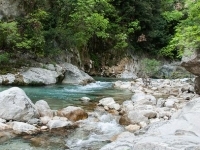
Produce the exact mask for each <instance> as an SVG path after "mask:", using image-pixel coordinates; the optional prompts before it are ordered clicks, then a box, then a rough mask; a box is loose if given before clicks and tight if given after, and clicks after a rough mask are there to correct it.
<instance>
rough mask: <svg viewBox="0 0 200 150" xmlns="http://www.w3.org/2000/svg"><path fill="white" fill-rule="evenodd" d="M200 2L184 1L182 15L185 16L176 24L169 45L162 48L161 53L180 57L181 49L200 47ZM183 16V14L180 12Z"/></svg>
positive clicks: (187, 49)
mask: <svg viewBox="0 0 200 150" xmlns="http://www.w3.org/2000/svg"><path fill="white" fill-rule="evenodd" d="M199 8H200V2H199V1H190V0H186V1H185V7H184V11H183V12H182V13H185V14H184V15H185V16H187V17H186V18H184V19H183V20H181V21H180V23H179V24H178V25H177V26H176V30H175V31H176V33H175V35H174V37H173V38H172V40H171V41H170V42H169V45H168V46H167V47H165V48H163V50H162V54H163V55H166V56H170V57H181V56H182V54H183V51H184V50H186V51H190V49H196V50H198V49H199V48H200V27H199V23H200V21H199V20H200V15H199ZM182 16H183V14H182Z"/></svg>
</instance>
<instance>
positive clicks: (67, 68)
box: [61, 63, 95, 85]
mask: <svg viewBox="0 0 200 150" xmlns="http://www.w3.org/2000/svg"><path fill="white" fill-rule="evenodd" d="M61 66H62V67H63V69H64V72H65V77H64V79H63V81H62V83H69V84H83V85H85V84H87V83H91V82H94V81H95V80H94V79H93V78H92V77H91V76H89V75H88V74H87V73H85V72H83V71H82V70H79V69H78V67H76V66H74V65H72V64H70V63H64V64H62V65H61Z"/></svg>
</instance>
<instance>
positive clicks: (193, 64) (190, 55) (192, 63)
mask: <svg viewBox="0 0 200 150" xmlns="http://www.w3.org/2000/svg"><path fill="white" fill-rule="evenodd" d="M199 60H200V55H199V52H197V51H196V50H190V51H189V50H188V52H184V55H183V58H182V62H181V65H182V66H183V67H184V68H185V69H186V70H188V71H189V72H191V73H192V74H194V75H196V76H200V61H199Z"/></svg>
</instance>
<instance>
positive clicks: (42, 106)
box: [35, 100, 53, 118]
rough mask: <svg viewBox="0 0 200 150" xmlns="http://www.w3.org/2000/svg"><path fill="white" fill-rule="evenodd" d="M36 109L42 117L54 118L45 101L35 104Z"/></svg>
mask: <svg viewBox="0 0 200 150" xmlns="http://www.w3.org/2000/svg"><path fill="white" fill-rule="evenodd" d="M35 107H36V109H37V110H38V113H39V114H40V117H44V116H48V117H50V118H52V117H53V112H52V110H51V109H50V107H49V105H48V103H47V102H46V101H44V100H39V101H37V102H36V103H35Z"/></svg>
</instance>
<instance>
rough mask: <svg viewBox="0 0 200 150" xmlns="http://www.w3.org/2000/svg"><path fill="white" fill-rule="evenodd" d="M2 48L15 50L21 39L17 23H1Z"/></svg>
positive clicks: (0, 43)
mask: <svg viewBox="0 0 200 150" xmlns="http://www.w3.org/2000/svg"><path fill="white" fill-rule="evenodd" d="M0 33H1V34H0V47H1V48H2V49H3V48H5V47H8V48H11V49H12V48H13V46H15V44H16V43H17V41H18V40H19V38H20V35H19V33H18V28H17V22H15V21H13V22H0Z"/></svg>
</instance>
